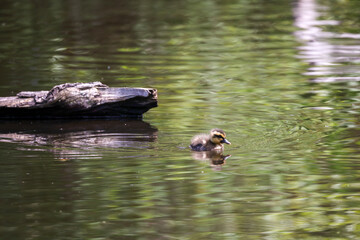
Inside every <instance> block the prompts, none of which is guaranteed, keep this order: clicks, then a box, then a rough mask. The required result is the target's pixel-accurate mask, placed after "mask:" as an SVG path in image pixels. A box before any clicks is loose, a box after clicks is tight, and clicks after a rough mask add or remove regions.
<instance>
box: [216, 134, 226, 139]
mask: <svg viewBox="0 0 360 240" xmlns="http://www.w3.org/2000/svg"><path fill="white" fill-rule="evenodd" d="M214 137H216V138H221V139H223V138H224V137H223V136H221V135H217V134H215V135H214Z"/></svg>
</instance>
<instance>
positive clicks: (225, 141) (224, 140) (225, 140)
mask: <svg viewBox="0 0 360 240" xmlns="http://www.w3.org/2000/svg"><path fill="white" fill-rule="evenodd" d="M221 143H226V144H229V145H231V142H229V141H228V140H227V139H226V138H224V139H223V140H222V141H221Z"/></svg>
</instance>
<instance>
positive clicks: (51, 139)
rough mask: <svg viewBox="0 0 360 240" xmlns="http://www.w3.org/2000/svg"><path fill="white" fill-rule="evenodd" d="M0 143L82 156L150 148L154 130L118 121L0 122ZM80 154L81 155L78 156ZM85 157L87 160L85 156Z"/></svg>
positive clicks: (140, 124) (133, 121) (136, 123)
mask: <svg viewBox="0 0 360 240" xmlns="http://www.w3.org/2000/svg"><path fill="white" fill-rule="evenodd" d="M0 123H1V124H0V142H9V143H21V148H26V146H28V147H31V148H29V150H31V149H32V150H36V151H39V150H42V151H47V150H49V147H50V151H52V152H55V153H56V155H57V156H58V157H59V158H62V157H63V155H64V154H65V155H76V156H78V157H79V155H84V153H83V152H84V150H86V151H88V153H89V150H92V152H95V149H96V148H150V147H151V142H155V141H156V140H157V129H156V128H154V127H152V126H151V125H150V124H148V123H146V122H143V121H140V120H131V121H121V120H51V121H44V120H37V121H30V120H27V121H1V122H0ZM81 153H82V154H81ZM87 157H88V156H87Z"/></svg>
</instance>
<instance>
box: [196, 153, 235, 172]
mask: <svg viewBox="0 0 360 240" xmlns="http://www.w3.org/2000/svg"><path fill="white" fill-rule="evenodd" d="M192 157H193V158H194V159H195V160H200V161H209V164H210V166H211V167H212V168H213V169H214V170H221V168H222V165H224V164H225V163H226V159H228V158H229V157H231V155H223V154H222V152H221V151H202V152H192Z"/></svg>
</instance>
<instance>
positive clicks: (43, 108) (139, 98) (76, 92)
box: [0, 82, 157, 119]
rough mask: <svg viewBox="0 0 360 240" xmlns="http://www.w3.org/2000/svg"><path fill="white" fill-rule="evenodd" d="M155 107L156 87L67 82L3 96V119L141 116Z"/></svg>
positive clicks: (0, 106) (0, 110) (0, 101)
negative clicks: (127, 86)
mask: <svg viewBox="0 0 360 240" xmlns="http://www.w3.org/2000/svg"><path fill="white" fill-rule="evenodd" d="M156 106H157V90H156V89H153V88H126V87H122V88H110V87H108V86H107V85H105V84H102V83H101V82H92V83H65V84H61V85H57V86H55V87H53V88H52V89H51V90H50V91H37V92H27V91H24V92H19V93H18V94H17V95H16V96H11V97H0V118H2V119H11V118H111V117H116V118H142V114H143V113H145V112H147V111H148V110H149V109H151V108H153V107H156Z"/></svg>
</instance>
